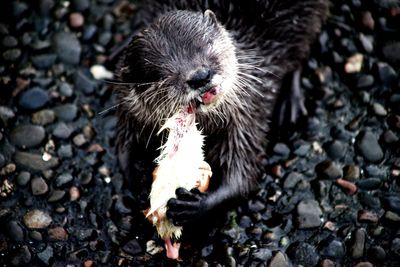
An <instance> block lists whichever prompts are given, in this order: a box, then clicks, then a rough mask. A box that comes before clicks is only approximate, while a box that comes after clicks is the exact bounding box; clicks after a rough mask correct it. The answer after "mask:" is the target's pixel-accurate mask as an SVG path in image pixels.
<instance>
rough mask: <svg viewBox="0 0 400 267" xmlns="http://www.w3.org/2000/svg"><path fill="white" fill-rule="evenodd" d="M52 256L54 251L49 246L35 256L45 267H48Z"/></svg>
mask: <svg viewBox="0 0 400 267" xmlns="http://www.w3.org/2000/svg"><path fill="white" fill-rule="evenodd" d="M53 256H54V250H53V248H52V247H51V246H50V245H47V247H46V248H45V249H44V250H43V251H41V252H39V253H38V254H37V257H38V259H39V260H40V261H41V262H42V263H43V264H44V265H46V266H50V261H51V259H52V258H53Z"/></svg>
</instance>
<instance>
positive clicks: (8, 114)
mask: <svg viewBox="0 0 400 267" xmlns="http://www.w3.org/2000/svg"><path fill="white" fill-rule="evenodd" d="M14 118H15V113H14V111H13V110H12V109H10V108H8V107H4V106H0V123H3V124H4V125H6V126H7V125H8V123H9V122H10V121H11V120H12V119H14ZM0 141H1V139H0Z"/></svg>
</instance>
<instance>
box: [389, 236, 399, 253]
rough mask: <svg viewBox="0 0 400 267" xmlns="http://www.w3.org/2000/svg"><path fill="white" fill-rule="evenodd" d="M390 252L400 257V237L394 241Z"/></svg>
mask: <svg viewBox="0 0 400 267" xmlns="http://www.w3.org/2000/svg"><path fill="white" fill-rule="evenodd" d="M390 250H391V252H392V253H393V254H395V255H396V257H399V256H400V238H399V237H397V238H395V239H393V240H392V245H391V247H390Z"/></svg>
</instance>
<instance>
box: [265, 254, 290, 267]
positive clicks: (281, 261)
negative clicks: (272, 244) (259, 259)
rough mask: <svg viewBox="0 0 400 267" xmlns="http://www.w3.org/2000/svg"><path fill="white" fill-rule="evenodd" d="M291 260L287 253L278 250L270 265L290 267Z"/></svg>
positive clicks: (271, 266) (272, 266)
mask: <svg viewBox="0 0 400 267" xmlns="http://www.w3.org/2000/svg"><path fill="white" fill-rule="evenodd" d="M288 266H290V265H289V262H288V259H287V257H286V256H285V254H283V253H282V252H280V251H278V252H277V253H276V254H275V255H274V256H273V257H272V259H271V261H270V263H269V264H268V267H288Z"/></svg>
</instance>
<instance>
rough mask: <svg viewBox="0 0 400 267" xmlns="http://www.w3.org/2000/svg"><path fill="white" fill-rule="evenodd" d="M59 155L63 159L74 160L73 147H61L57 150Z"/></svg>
mask: <svg viewBox="0 0 400 267" xmlns="http://www.w3.org/2000/svg"><path fill="white" fill-rule="evenodd" d="M57 155H58V156H59V157H60V158H62V159H68V158H72V156H73V152H72V146H71V145H69V144H68V145H61V146H60V147H59V148H58V150H57Z"/></svg>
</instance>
